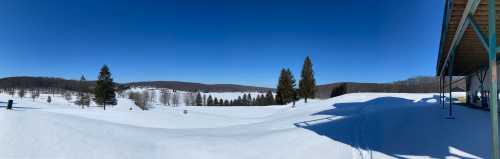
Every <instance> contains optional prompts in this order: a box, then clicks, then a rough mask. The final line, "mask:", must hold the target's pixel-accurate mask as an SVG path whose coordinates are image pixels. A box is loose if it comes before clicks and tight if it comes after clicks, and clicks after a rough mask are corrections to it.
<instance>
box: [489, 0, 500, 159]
mask: <svg viewBox="0 0 500 159" xmlns="http://www.w3.org/2000/svg"><path fill="white" fill-rule="evenodd" d="M495 4H496V0H488V34H489V37H488V38H489V49H488V55H489V56H488V57H489V58H488V59H489V65H490V75H491V81H490V82H491V87H490V113H491V139H492V140H493V141H492V142H493V143H492V144H493V145H492V152H493V153H492V155H493V156H492V157H493V159H500V155H499V146H498V105H497V98H498V95H497V92H498V90H497V63H496V59H497V54H496V47H497V37H496V34H497V32H496V15H497V14H496V5H495Z"/></svg>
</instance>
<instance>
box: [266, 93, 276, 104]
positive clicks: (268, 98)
mask: <svg viewBox="0 0 500 159" xmlns="http://www.w3.org/2000/svg"><path fill="white" fill-rule="evenodd" d="M274 103H275V101H274V95H273V92H272V91H271V90H269V91H267V93H266V97H265V101H264V105H274Z"/></svg>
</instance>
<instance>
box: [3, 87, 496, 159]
mask: <svg viewBox="0 0 500 159" xmlns="http://www.w3.org/2000/svg"><path fill="white" fill-rule="evenodd" d="M457 95H459V96H463V95H464V94H463V93H457ZM436 96H437V94H405V93H353V94H347V95H343V96H340V97H336V98H331V99H326V100H314V99H313V100H309V102H308V103H304V102H303V101H299V102H297V105H296V107H295V108H292V107H291V105H286V106H265V107H258V106H255V107H190V106H180V107H163V106H156V107H154V108H153V109H150V110H147V111H142V110H139V109H133V110H129V108H130V107H131V106H132V104H133V103H132V102H131V101H130V100H128V99H123V98H121V99H119V102H118V105H117V106H113V107H109V108H108V109H106V110H102V108H101V107H95V106H91V107H90V108H85V109H81V108H79V107H78V106H75V105H73V104H70V103H68V102H67V101H65V100H64V99H63V98H62V97H57V96H56V97H53V102H52V103H50V104H48V103H46V101H45V99H43V97H45V96H42V99H37V100H35V101H33V100H32V99H30V98H24V99H20V98H17V97H11V96H8V95H5V94H0V101H1V102H4V101H6V100H8V99H10V98H13V99H14V100H15V105H14V107H15V108H14V110H5V109H4V107H0V125H1V129H0V158H8V159H10V158H13V159H17V158H51V159H53V158H61V159H66V158H75V159H78V158H82V159H92V158H99V159H101V158H105V159H115V158H116V159H127V158H153V159H154V158H158V159H160V158H161V159H163V158H179V159H199V158H203V159H235V158H243V159H255V158H259V159H302V158H304V159H323V158H325V159H330V158H356V159H358V158H450V159H451V158H489V157H490V154H491V153H490V142H491V141H490V135H489V134H490V130H491V129H490V122H489V119H490V118H489V112H486V111H482V110H476V109H471V108H466V107H463V106H455V107H453V108H454V109H453V111H454V116H455V117H456V119H453V120H450V119H446V116H447V113H448V107H447V106H446V109H442V105H441V104H440V101H439V98H436ZM0 105H1V106H4V105H5V103H0ZM184 110H187V112H188V113H187V114H184V113H183V112H184Z"/></svg>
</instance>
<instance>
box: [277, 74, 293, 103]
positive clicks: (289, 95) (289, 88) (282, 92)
mask: <svg viewBox="0 0 500 159" xmlns="http://www.w3.org/2000/svg"><path fill="white" fill-rule="evenodd" d="M294 87H295V79H294V77H293V75H292V72H291V71H290V69H282V70H281V74H280V78H279V81H278V87H277V92H276V102H277V103H278V104H281V105H284V104H286V103H289V102H291V101H293V92H294Z"/></svg>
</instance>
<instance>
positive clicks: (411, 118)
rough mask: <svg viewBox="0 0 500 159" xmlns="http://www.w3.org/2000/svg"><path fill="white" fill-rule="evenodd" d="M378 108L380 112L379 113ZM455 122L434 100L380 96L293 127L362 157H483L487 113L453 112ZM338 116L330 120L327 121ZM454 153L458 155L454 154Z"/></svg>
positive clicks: (343, 105) (335, 107)
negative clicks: (375, 154) (377, 154)
mask: <svg viewBox="0 0 500 159" xmlns="http://www.w3.org/2000/svg"><path fill="white" fill-rule="evenodd" d="M381 107H383V108H381ZM454 108H455V112H456V113H455V114H456V117H457V119H454V120H450V119H446V118H445V114H446V113H447V111H446V110H447V109H446V110H443V109H442V108H441V105H440V104H439V96H434V97H433V98H426V99H422V100H420V101H413V100H408V99H403V98H397V97H382V98H377V99H374V100H371V101H367V102H360V103H340V104H335V105H333V108H332V109H329V110H325V111H322V112H318V113H315V114H313V115H330V116H332V117H327V118H319V119H316V120H311V121H304V122H299V123H296V124H295V126H297V127H300V128H304V129H308V130H310V131H313V132H315V133H317V134H319V135H322V136H326V137H328V138H330V139H332V140H335V141H337V142H342V143H345V144H348V145H351V146H352V147H357V148H360V149H363V150H366V151H365V153H363V155H364V157H368V156H371V155H372V154H371V151H377V152H381V153H384V154H386V155H390V156H392V157H395V158H405V157H404V156H407V155H409V156H429V157H432V158H446V157H450V156H454V157H458V158H476V157H480V158H489V157H490V149H491V148H490V141H491V138H490V134H489V132H490V130H491V128H490V127H489V125H490V123H489V122H488V119H489V116H488V112H481V111H477V110H473V109H468V108H463V107H460V108H459V107H454ZM335 116H341V117H342V118H340V119H335V120H333V117H335ZM457 150H458V151H462V152H465V155H464V153H456V152H457Z"/></svg>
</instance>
